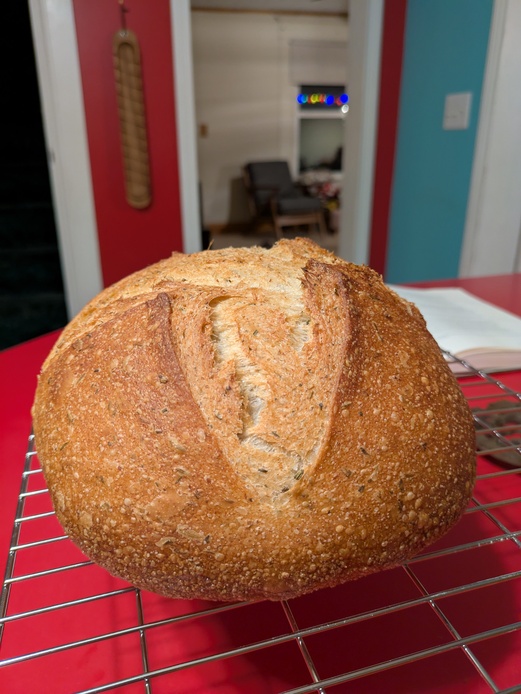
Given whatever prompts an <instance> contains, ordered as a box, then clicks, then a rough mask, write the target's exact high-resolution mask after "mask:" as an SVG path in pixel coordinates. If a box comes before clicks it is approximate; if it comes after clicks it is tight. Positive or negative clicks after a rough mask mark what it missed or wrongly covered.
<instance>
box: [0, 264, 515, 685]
mask: <svg viewBox="0 0 521 694" xmlns="http://www.w3.org/2000/svg"><path fill="white" fill-rule="evenodd" d="M424 286H426V285H424ZM428 286H460V287H463V288H465V289H467V290H468V291H470V292H472V293H474V294H475V295H476V296H479V297H480V298H483V299H485V300H488V301H491V302H492V303H495V304H497V305H498V306H500V307H502V308H504V309H507V310H510V311H512V312H515V313H518V314H521V275H509V276H499V277H486V278H477V279H469V280H459V281H455V280H447V281H443V282H436V283H428ZM56 338H57V333H54V334H51V335H48V336H44V337H42V338H39V339H36V340H32V341H31V342H28V343H25V344H23V345H20V346H18V347H15V348H11V349H9V350H6V351H4V352H2V353H0V378H1V379H2V381H1V382H2V392H3V398H2V400H1V404H0V407H1V417H0V427H1V438H0V489H1V495H2V498H1V501H2V503H1V504H0V576H3V573H4V567H5V561H6V556H7V552H8V547H9V540H10V537H11V531H12V527H13V519H14V514H15V508H16V503H17V494H18V491H19V488H20V480H21V473H22V468H23V463H24V454H25V451H26V448H27V437H28V434H29V432H30V428H31V418H30V407H31V403H32V398H33V393H34V388H35V385H36V378H37V374H38V371H39V369H40V366H41V364H42V362H43V360H44V358H45V356H46V355H47V353H48V352H49V350H50V348H51V346H52V344H53V342H54V341H55V339H56ZM500 378H501V381H502V383H504V384H505V385H504V389H503V390H502V389H501V388H499V389H498V387H497V386H496V385H494V384H491V383H488V382H487V381H486V380H483V381H482V382H481V381H480V382H478V381H476V379H472V378H471V379H464V380H463V381H462V388H463V391H464V393H465V395H466V396H467V397H468V399H469V401H470V402H471V404H472V405H473V406H476V407H480V406H482V405H484V404H486V402H488V401H489V399H490V398H498V397H507V398H511V399H515V397H516V396H515V392H517V393H519V392H520V391H521V373H519V372H518V373H507V374H501V375H500ZM512 472H513V473H514V474H511V473H512ZM479 473H480V479H479V481H478V483H477V485H476V490H475V498H476V504H478V505H479V506H475V507H474V508H472V507H471V508H470V509H469V512H468V513H467V514H466V515H465V516H464V518H463V520H462V521H461V522H460V524H459V525H458V526H457V528H456V529H455V530H454V531H451V533H450V534H449V535H448V536H447V537H446V538H444V539H443V540H442V541H441V542H439V543H438V544H437V545H436V547H435V548H431V549H429V550H428V553H427V554H426V555H425V556H420V557H418V558H417V559H415V560H414V561H413V562H412V563H411V564H410V565H409V566H408V567H406V568H402V567H399V568H397V569H394V570H392V571H389V572H384V573H383V574H377V575H375V576H371V577H368V578H366V579H363V580H362V581H360V582H356V583H352V584H347V585H346V586H341V587H339V588H337V589H334V590H331V591H319V592H318V593H316V594H313V595H311V596H307V597H304V598H301V599H299V600H294V601H291V604H290V605H283V604H280V603H260V604H256V605H249V606H240V607H237V606H219V605H213V604H211V603H201V602H196V601H194V602H190V601H175V600H170V601H167V600H163V599H161V598H158V597H157V596H153V595H151V594H146V593H143V594H141V595H140V596H138V595H137V594H136V593H135V591H133V590H132V589H131V588H130V587H129V586H127V585H126V584H124V583H123V582H121V581H118V580H117V579H113V578H112V577H110V576H108V574H106V573H105V572H104V571H102V570H101V569H98V567H94V566H89V565H86V566H82V567H81V568H77V569H74V570H69V571H68V572H66V574H58V578H56V577H55V576H54V575H51V576H45V577H42V578H33V579H30V580H29V581H27V582H26V583H27V585H26V586H25V587H24V589H23V590H22V589H21V587H19V586H18V584H16V583H13V590H12V595H11V602H10V611H9V614H11V613H13V612H14V614H17V613H18V612H20V611H21V612H27V611H29V612H30V611H31V610H39V609H40V608H41V607H42V604H43V605H44V606H47V601H48V600H49V595H54V594H55V593H58V595H57V596H56V599H57V600H58V601H64V602H67V601H69V600H73V601H75V600H77V599H78V598H81V599H83V597H84V596H85V595H87V596H89V595H92V594H94V593H100V592H101V593H103V592H107V591H108V592H110V593H111V597H110V598H107V599H102V600H97V601H96V602H92V603H91V602H85V603H82V604H78V605H75V606H74V607H71V608H67V610H63V609H62V610H58V611H55V612H53V611H52V610H51V611H50V612H49V611H46V612H45V614H43V615H40V614H38V613H37V612H36V613H35V614H30V615H28V616H26V617H25V618H24V619H21V620H15V621H14V622H12V623H9V624H6V630H5V634H6V635H7V633H8V632H9V638H7V637H6V638H5V643H4V642H3V643H2V651H1V653H0V691H9V692H13V693H14V694H16V693H17V692H20V694H22V693H25V692H28V691H31V692H36V693H37V694H38V693H40V692H42V693H46V692H49V694H50V693H52V694H59V693H60V692H70V691H79V690H80V689H81V688H85V689H86V688H88V687H94V686H101V685H103V684H104V683H106V682H110V681H116V680H124V679H125V678H127V679H128V682H127V684H126V685H125V686H123V688H122V689H121V691H124V692H130V693H132V692H141V691H144V689H143V681H142V679H140V677H141V678H142V675H140V673H142V672H143V670H146V671H147V672H152V680H151V682H152V684H153V691H154V694H156V693H157V692H159V693H161V692H165V693H166V692H173V691H175V692H190V693H193V692H201V694H203V693H206V692H209V691H212V692H214V691H216V692H220V693H222V694H224V693H225V692H226V693H227V694H231V693H232V692H233V693H238V692H248V693H249V694H250V693H252V692H258V693H259V694H261V693H262V694H264V693H265V692H278V691H283V690H290V689H291V691H294V692H297V691H299V692H304V691H311V690H312V688H313V685H312V682H313V678H315V679H316V677H320V678H323V679H326V680H327V678H332V682H333V683H334V682H335V677H338V678H339V684H338V686H336V687H332V688H331V691H334V692H335V693H336V692H357V693H359V692H380V691H382V692H383V691H385V692H400V694H401V693H402V692H432V693H433V694H434V692H439V693H440V694H441V692H443V694H446V693H447V692H452V693H454V694H456V693H461V692H465V693H466V692H473V694H474V693H481V692H490V691H492V690H493V688H492V685H491V684H490V683H489V682H490V681H493V682H494V686H496V687H497V688H504V689H507V688H509V687H517V686H521V657H520V656H519V653H521V475H519V474H516V470H515V469H514V470H511V469H508V467H506V466H502V465H498V464H497V463H496V462H494V461H491V460H489V459H487V458H482V459H480V463H479ZM42 486H43V478H42V476H41V474H40V475H34V476H33V478H31V482H30V486H29V489H30V490H36V491H37V490H38V489H39V488H40V487H42ZM498 499H499V501H498ZM517 499H519V502H518V501H517ZM491 504H492V505H491ZM48 510H50V506H49V500H48V495H43V496H38V495H36V496H35V497H34V498H31V499H30V500H29V501H28V510H27V512H28V513H36V514H37V513H41V512H44V513H45V512H46V511H48ZM474 511H475V512H474ZM39 527H40V529H38V530H37V529H36V527H35V528H34V529H32V526H31V524H30V523H27V524H25V527H24V532H23V534H22V541H23V542H33V541H35V540H36V541H37V540H38V538H39V534H38V533H47V532H49V533H50V534H51V536H52V535H53V534H54V535H56V536H59V535H60V532H61V531H60V529H59V527H58V526H57V522H56V520H55V519H54V518H53V517H51V518H49V519H46V520H45V521H44V522H43V523H42V524H41V526H39ZM498 535H501V538H500V540H499V541H497V537H498ZM30 556H31V559H29V553H28V554H27V557H26V556H25V554H24V553H23V551H22V552H21V553H20V559H19V560H18V559H17V571H16V575H22V576H23V575H24V572H25V573H27V572H31V571H32V572H34V571H38V570H39V569H40V568H43V567H46V566H48V565H49V562H51V563H52V562H53V561H56V565H57V566H61V565H62V564H63V562H72V563H74V562H77V563H79V564H82V562H83V561H84V559H85V558H84V557H82V555H81V554H80V553H79V551H78V550H76V549H75V548H74V547H73V546H72V544H71V543H69V542H68V540H65V541H58V542H55V543H53V544H51V545H43V547H42V548H41V549H35V550H34V552H33V551H31V555H30ZM60 576H62V577H61V578H60ZM497 576H501V578H500V579H498V578H497ZM494 577H496V578H494ZM462 586H464V588H462ZM114 591H116V592H115V593H114ZM136 601H138V602H136ZM11 603H12V605H11ZM197 612H201V616H199V617H194V613H197ZM136 614H138V615H140V619H141V617H142V618H143V620H144V622H145V623H146V624H147V625H149V626H150V625H152V626H153V628H148V630H147V631H146V635H145V632H141V631H139V629H138V630H136V626H135V625H136V623H138V624H139V620H138V621H137V622H136ZM156 620H167V621H164V623H162V624H161V625H155V626H154V623H155V621H156ZM335 620H340V622H339V623H338V625H337V627H338V628H335V629H331V628H329V627H328V626H327V625H328V624H330V623H331V622H333V621H335ZM516 622H517V626H516ZM326 627H327V628H326ZM292 629H298V630H300V631H299V633H302V635H303V640H302V641H297V640H296V639H294V638H293V637H292ZM119 630H121V634H120V635H119V636H118V638H117V639H115V638H111V639H104V636H103V634H104V633H106V631H117V632H118V633H119ZM126 630H128V631H126ZM476 634H478V635H479V638H477V637H476ZM483 634H486V635H488V638H486V637H485V636H483ZM64 639H65V640H66V641H67V640H68V641H73V640H77V641H78V642H80V645H78V646H77V647H75V648H74V649H72V650H70V649H66V650H65V651H62V650H60V647H59V648H58V650H57V651H56V652H55V653H51V654H49V655H47V656H45V657H38V658H34V659H28V660H26V661H23V662H21V663H18V664H14V663H13V664H9V665H7V666H5V667H1V659H6V658H10V657H13V656H16V655H17V653H18V652H20V651H21V652H31V651H32V650H33V651H37V650H39V649H42V648H51V649H52V648H55V647H56V646H57V645H58V646H59V644H61V643H62V642H63V640H64ZM22 644H23V647H22ZM252 644H253V646H252ZM255 644H261V645H260V646H255ZM144 646H145V648H144ZM236 649H239V651H236ZM223 654H224V655H223ZM411 654H419V655H418V656H416V655H413V656H411ZM400 659H403V661H402V660H400ZM146 660H148V663H147V665H144V662H145V661H146ZM187 661H192V665H191V667H185V666H184V665H183V663H184V662H187ZM389 661H392V664H393V667H392V668H389V667H388V666H387V665H386V662H389ZM314 668H316V671H313V669H314ZM163 669H165V672H163ZM168 669H170V670H171V672H170V673H169V674H166V670H168ZM350 672H352V673H358V674H357V675H356V679H355V681H353V682H351V683H350V681H349V679H350V678H349V676H346V673H350ZM133 677H135V678H136V682H134V681H133V680H132V678H133ZM353 677H354V676H353ZM310 687H311V689H310ZM328 691H329V689H328Z"/></svg>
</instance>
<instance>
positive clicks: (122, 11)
mask: <svg viewBox="0 0 521 694" xmlns="http://www.w3.org/2000/svg"><path fill="white" fill-rule="evenodd" d="M118 5H119V13H120V17H121V30H120V33H121V35H122V36H125V35H126V33H127V17H126V15H127V13H128V12H129V10H128V9H127V8H126V7H125V0H118Z"/></svg>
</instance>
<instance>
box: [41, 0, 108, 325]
mask: <svg viewBox="0 0 521 694" xmlns="http://www.w3.org/2000/svg"><path fill="white" fill-rule="evenodd" d="M29 9H30V15H31V25H32V32H33V43H34V49H35V57H36V68H37V74H38V82H39V87H40V100H41V107H42V114H43V125H44V132H45V140H46V146H47V160H48V166H49V176H50V183H51V190H52V195H53V202H54V214H55V221H56V231H57V236H58V245H59V249H60V259H61V267H62V275H63V283H64V290H65V302H66V306H67V313H68V316H69V318H72V317H73V316H74V315H76V313H78V311H79V310H80V309H81V308H82V307H83V306H84V305H85V304H86V303H87V301H89V300H90V299H91V298H92V297H93V296H95V295H96V294H97V293H98V292H99V291H100V290H101V288H102V277H101V265H100V257H99V246H98V235H97V228H96V215H95V210H94V198H93V193H92V179H91V172H90V162H89V152H88V144H87V131H86V126H85V111H84V108H83V93H82V88H81V75H80V66H79V60H78V50H77V44H76V32H75V28H74V11H73V6H72V0H29Z"/></svg>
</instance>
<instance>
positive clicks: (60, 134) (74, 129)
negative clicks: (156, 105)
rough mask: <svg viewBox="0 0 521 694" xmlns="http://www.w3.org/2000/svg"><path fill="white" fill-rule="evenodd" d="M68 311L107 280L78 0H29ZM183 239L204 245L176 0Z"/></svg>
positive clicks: (183, 3)
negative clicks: (83, 84) (94, 182)
mask: <svg viewBox="0 0 521 694" xmlns="http://www.w3.org/2000/svg"><path fill="white" fill-rule="evenodd" d="M29 9H30V16H31V25H32V32H33V42H34V47H35V56H36V67H37V74H38V81H39V87H40V99H41V104H42V113H43V124H44V132H45V139H46V145H47V157H48V164H49V175H50V181H51V189H52V194H53V202H54V212H55V218H56V227H57V236H58V244H59V248H60V258H61V265H62V274H63V281H64V289H65V301H66V305H67V313H68V316H69V318H72V317H73V316H74V315H76V313H78V311H79V310H80V309H81V308H83V306H84V305H85V304H86V303H87V302H88V301H89V300H90V299H91V298H92V297H93V296H95V295H96V294H97V293H98V292H99V291H100V290H101V289H102V287H103V280H102V274H101V263H100V255H99V245H98V231H97V225H96V213H95V207H94V197H93V192H92V177H91V170H90V161H89V151H88V142H87V130H86V125H85V109H84V103H83V93H82V88H81V73H80V65H79V58H78V45H77V41H76V29H75V23H74V9H73V4H72V0H29ZM170 15H171V21H172V44H173V55H172V60H173V64H174V83H175V84H174V88H175V101H176V108H177V112H176V118H177V140H178V152H179V162H178V166H179V180H180V187H181V190H180V196H181V208H182V209H181V219H182V225H183V243H184V250H185V251H186V252H193V251H197V250H200V246H201V230H200V221H199V196H198V183H197V156H196V147H195V116H194V112H195V110H194V105H193V104H194V98H193V79H192V47H191V31H190V2H189V0H170Z"/></svg>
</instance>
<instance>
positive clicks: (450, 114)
mask: <svg viewBox="0 0 521 694" xmlns="http://www.w3.org/2000/svg"><path fill="white" fill-rule="evenodd" d="M471 102H472V93H471V92H460V93H458V94H447V96H446V97H445V111H444V113H443V129H444V130H466V129H467V128H468V127H469V120H470V105H471Z"/></svg>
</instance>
